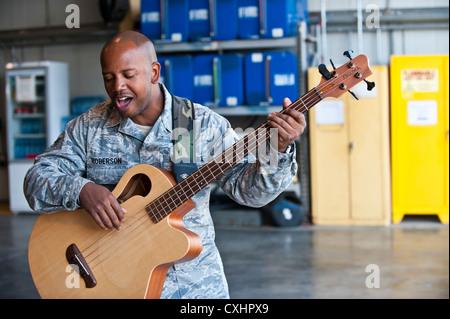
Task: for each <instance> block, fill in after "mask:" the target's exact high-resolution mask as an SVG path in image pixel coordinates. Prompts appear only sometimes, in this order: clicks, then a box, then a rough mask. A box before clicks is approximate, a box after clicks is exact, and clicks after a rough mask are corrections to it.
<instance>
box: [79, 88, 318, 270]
mask: <svg viewBox="0 0 450 319" xmlns="http://www.w3.org/2000/svg"><path fill="white" fill-rule="evenodd" d="M314 93H315V94H314ZM308 94H310V95H312V96H313V97H315V98H317V94H318V92H314V91H313V90H311V91H310V92H308V93H306V94H305V95H304V96H303V97H302V98H305V97H306V99H304V100H303V99H302V98H299V99H298V100H296V101H294V102H293V103H292V104H293V105H291V107H290V108H293V109H297V108H300V111H302V113H303V112H306V111H307V110H308V109H309V108H311V107H312V106H313V105H311V106H310V107H309V108H308V107H307V106H306V104H305V103H310V102H311V100H310V99H309V96H308ZM321 99H322V98H321V97H320V95H319V101H320V100H321ZM295 103H297V104H298V105H295ZM302 107H304V110H301V108H302ZM286 110H287V109H283V110H282V111H281V112H284V111H286ZM281 112H280V113H281ZM261 128H263V129H267V127H264V125H262V126H261V127H259V128H258V129H261ZM255 131H256V130H255ZM263 133H264V132H263ZM266 134H267V133H266ZM258 135H259V134H258ZM258 135H257V137H258ZM251 138H253V136H251ZM249 142H251V141H250V139H248V141H247V143H249ZM236 144H237V143H235V145H236ZM240 146H241V145H239V146H238V147H240ZM242 146H243V147H245V146H246V145H245V144H244V145H242ZM236 149H237V148H236ZM224 153H226V151H225V152H224ZM247 155H248V153H247ZM247 155H244V157H245V156H247ZM228 156H229V154H225V155H224V157H225V159H228V158H227V157H228ZM232 156H233V154H232ZM228 160H230V159H228ZM241 160H242V159H241ZM239 161H240V160H239ZM239 161H238V162H239ZM231 166H233V165H231ZM208 169H209V167H208ZM218 169H219V170H221V167H214V171H213V172H211V170H210V172H211V174H210V176H209V174H208V176H207V177H206V180H208V179H209V181H208V182H207V183H206V185H208V184H209V183H210V182H211V181H213V180H214V179H216V178H217V177H216V174H217V170H218ZM221 173H223V172H221ZM200 174H201V175H202V176H203V178H204V179H205V176H204V174H202V173H201V172H200ZM197 186H198V187H199V185H198V184H197ZM200 190H201V188H200V187H199V190H198V191H200ZM191 191H192V189H191ZM198 191H197V192H198ZM170 197H172V195H171V196H170ZM178 199H179V200H181V199H180V198H179V197H178ZM155 201H156V200H155ZM172 201H173V199H172ZM181 201H182V202H183V200H181ZM166 203H167V201H166ZM149 206H150V205H146V206H145V207H144V208H143V209H141V210H139V211H138V212H137V213H136V214H135V215H134V216H133V217H134V218H133V219H134V221H133V222H131V223H130V224H129V225H128V226H126V227H125V228H126V229H127V230H129V228H130V227H132V225H133V224H135V223H136V222H139V221H140V220H141V219H142V218H143V217H145V216H147V215H148V214H149V213H151V212H146V213H144V214H143V215H142V216H141V217H139V218H137V215H138V214H139V213H140V212H142V211H144V210H146V208H150V207H149ZM172 211H173V210H172ZM161 217H163V216H160V218H159V220H161V219H162V218H161ZM159 220H158V221H159ZM141 224H143V223H141ZM141 224H140V225H141ZM140 225H138V227H139V226H140ZM136 228H137V227H136ZM136 228H134V229H132V230H129V231H128V233H130V232H132V231H134V230H135V229H136ZM110 233H112V232H110ZM125 233H126V232H125V229H123V230H122V231H120V232H117V233H116V234H114V235H115V236H113V237H112V238H110V239H109V240H108V241H107V242H106V243H104V244H103V246H105V245H106V244H107V243H108V242H110V241H111V240H113V239H114V238H115V237H117V236H119V235H124V236H122V239H119V241H116V242H115V243H112V245H111V246H110V247H108V248H106V249H103V250H104V252H106V251H107V250H108V249H110V248H112V247H113V246H115V245H116V244H117V243H118V242H120V241H121V240H123V239H124V237H126V234H125ZM105 236H106V235H105ZM105 236H102V238H103V237H105ZM102 238H101V239H102ZM93 244H94V243H93ZM93 244H91V245H90V246H89V247H91V246H92V245H93ZM89 247H88V248H89ZM103 248H104V247H103ZM98 249H100V247H98V248H97V249H96V250H98ZM86 250H87V249H85V250H84V251H83V252H85V251H86ZM94 252H95V250H94V251H93V252H91V253H90V254H88V255H86V257H85V259H87V258H88V256H90V255H92V253H94ZM101 254H102V253H99V254H98V255H97V257H94V258H93V259H92V260H91V261H90V262H91V263H92V262H93V261H94V260H95V259H96V258H98V257H100V255H101ZM95 266H97V265H95ZM95 266H92V267H95Z"/></svg>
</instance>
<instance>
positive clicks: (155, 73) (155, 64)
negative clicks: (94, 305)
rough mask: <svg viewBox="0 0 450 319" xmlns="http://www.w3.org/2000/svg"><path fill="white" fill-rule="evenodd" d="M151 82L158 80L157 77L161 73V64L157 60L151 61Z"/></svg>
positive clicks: (154, 82) (155, 82)
mask: <svg viewBox="0 0 450 319" xmlns="http://www.w3.org/2000/svg"><path fill="white" fill-rule="evenodd" d="M151 68H152V79H151V81H152V84H157V83H158V81H159V77H160V75H161V65H160V64H159V62H153V63H152V67H151Z"/></svg>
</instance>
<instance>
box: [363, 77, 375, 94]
mask: <svg viewBox="0 0 450 319" xmlns="http://www.w3.org/2000/svg"><path fill="white" fill-rule="evenodd" d="M364 82H366V84H367V91H372V89H373V88H374V87H375V82H370V81H367V80H366V79H364Z"/></svg>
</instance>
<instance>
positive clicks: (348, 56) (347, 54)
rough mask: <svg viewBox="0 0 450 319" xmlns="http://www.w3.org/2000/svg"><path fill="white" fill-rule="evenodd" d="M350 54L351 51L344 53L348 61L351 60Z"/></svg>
mask: <svg viewBox="0 0 450 319" xmlns="http://www.w3.org/2000/svg"><path fill="white" fill-rule="evenodd" d="M352 54H353V50H348V51H345V52H344V55H345V56H346V57H347V58H348V59H349V60H352V59H353V58H352Z"/></svg>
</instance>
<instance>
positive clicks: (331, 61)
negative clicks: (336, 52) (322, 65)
mask: <svg viewBox="0 0 450 319" xmlns="http://www.w3.org/2000/svg"><path fill="white" fill-rule="evenodd" d="M330 63H331V66H332V67H333V69H335V70H336V67H335V66H334V63H333V60H331V59H330Z"/></svg>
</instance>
